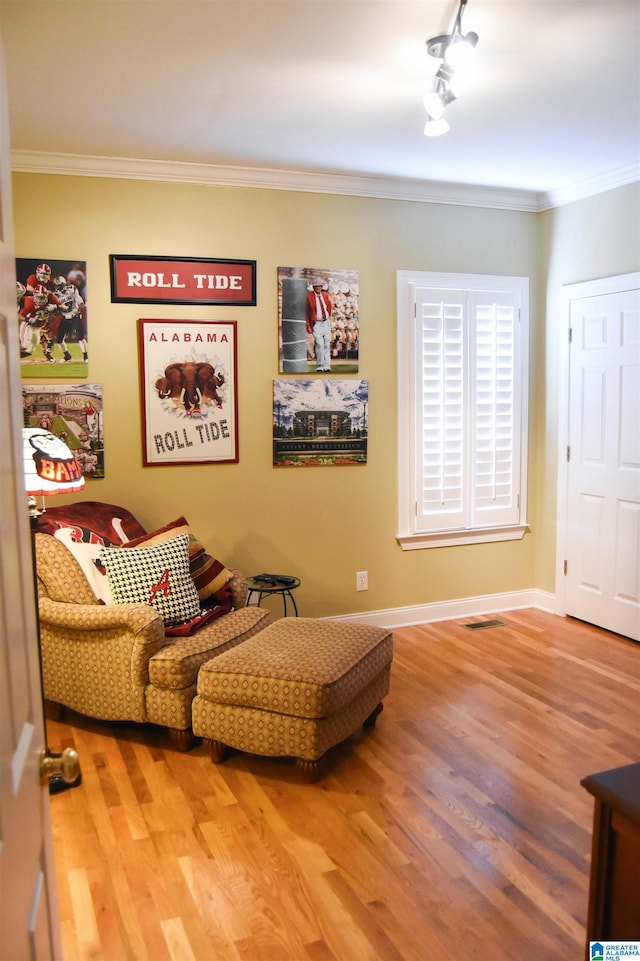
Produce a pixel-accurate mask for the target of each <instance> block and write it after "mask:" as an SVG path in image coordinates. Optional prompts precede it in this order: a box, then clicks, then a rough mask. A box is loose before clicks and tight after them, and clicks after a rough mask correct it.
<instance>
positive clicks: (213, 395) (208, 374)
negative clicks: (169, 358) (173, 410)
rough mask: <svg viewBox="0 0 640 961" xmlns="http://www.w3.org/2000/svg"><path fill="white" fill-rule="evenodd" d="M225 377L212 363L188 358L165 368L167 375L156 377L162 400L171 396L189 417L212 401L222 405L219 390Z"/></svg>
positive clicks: (219, 405)
mask: <svg viewBox="0 0 640 961" xmlns="http://www.w3.org/2000/svg"><path fill="white" fill-rule="evenodd" d="M224 380H225V379H224V375H223V374H222V373H220V372H218V373H216V371H215V368H214V367H213V365H212V364H209V363H195V362H193V361H186V362H184V363H175V364H169V366H168V367H165V371H164V377H159V378H158V380H156V383H155V388H156V391H157V392H158V397H159V398H160V399H161V400H167V399H169V400H170V401H171V403H173V404H175V406H176V407H178V408H179V409H181V410H183V411H184V412H185V414H186V415H187V417H192V416H193V415H194V414H199V413H200V412H201V410H202V408H203V407H206V406H207V405H209V404H215V405H216V406H217V407H222V404H223V399H222V397H221V396H220V394H219V393H218V389H219V388H221V387H222V385H223V384H224Z"/></svg>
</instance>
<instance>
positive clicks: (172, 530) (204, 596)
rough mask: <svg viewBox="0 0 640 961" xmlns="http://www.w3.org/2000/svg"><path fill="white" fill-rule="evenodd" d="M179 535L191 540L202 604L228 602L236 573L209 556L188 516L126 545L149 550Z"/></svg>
mask: <svg viewBox="0 0 640 961" xmlns="http://www.w3.org/2000/svg"><path fill="white" fill-rule="evenodd" d="M177 534H187V536H188V537H189V567H190V570H191V577H192V578H193V583H194V584H195V586H196V590H197V592H198V597H199V598H200V601H201V602H202V603H206V604H207V605H208V604H210V603H214V604H215V603H216V601H221V602H226V601H227V600H228V596H229V591H228V590H225V587H226V585H227V584H228V583H229V581H230V580H231V578H232V577H233V574H232V573H231V571H230V570H228V569H227V568H226V567H225V566H224V564H223V563H222V562H221V561H219V560H217V559H216V558H215V557H212V556H211V555H210V554H207V552H206V550H205V547H204V544H203V543H202V542H201V541H199V540H198V538H197V537H196V535H195V534H194V533H193V531H192V530H191V528H190V526H189V523H188V521H187V519H186V517H178V518H177V519H176V520H175V521H171V522H170V523H169V524H165V526H164V527H159V528H158V529H157V530H155V531H151V532H150V533H149V534H143V535H141V536H140V537H136V538H134V539H133V540H131V541H128V542H127V543H126V544H123V545H122V546H123V547H126V548H132V547H149V546H152V545H153V544H161V543H163V542H164V541H167V540H169V539H170V538H172V537H175V536H176V535H177Z"/></svg>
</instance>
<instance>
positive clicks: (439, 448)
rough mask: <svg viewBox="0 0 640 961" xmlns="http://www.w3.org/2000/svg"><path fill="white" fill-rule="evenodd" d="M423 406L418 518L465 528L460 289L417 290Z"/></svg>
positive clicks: (427, 526)
mask: <svg viewBox="0 0 640 961" xmlns="http://www.w3.org/2000/svg"><path fill="white" fill-rule="evenodd" d="M416 318H417V320H418V327H419V332H418V344H419V345H420V348H421V350H418V351H417V353H416V356H417V357H418V358H419V359H420V369H419V371H418V376H417V381H418V383H419V384H421V395H422V398H421V403H422V411H421V417H420V418H419V427H418V436H417V441H418V457H417V468H418V476H417V484H416V487H417V490H418V504H417V522H418V524H419V526H420V527H421V529H423V530H433V529H439V528H443V527H462V526H464V519H465V515H466V511H467V504H466V498H465V484H464V449H465V446H466V441H465V418H464V410H465V405H466V387H465V377H464V369H465V350H466V348H465V336H464V303H463V302H462V301H461V298H460V295H459V293H458V292H456V291H445V290H420V289H418V290H416Z"/></svg>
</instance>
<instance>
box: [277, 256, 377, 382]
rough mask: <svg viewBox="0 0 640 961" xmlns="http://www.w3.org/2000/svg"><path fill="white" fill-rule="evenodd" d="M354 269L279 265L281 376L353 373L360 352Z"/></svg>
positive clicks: (357, 299) (356, 283) (357, 300)
mask: <svg viewBox="0 0 640 961" xmlns="http://www.w3.org/2000/svg"><path fill="white" fill-rule="evenodd" d="M358 277H359V274H358V271H357V270H345V269H340V268H334V269H327V268H318V267H278V338H279V353H280V373H281V374H312V373H313V374H322V375H324V376H326V375H327V374H329V373H331V372H333V373H334V374H336V373H338V374H354V373H357V371H358V364H359V354H360V284H359V279H358Z"/></svg>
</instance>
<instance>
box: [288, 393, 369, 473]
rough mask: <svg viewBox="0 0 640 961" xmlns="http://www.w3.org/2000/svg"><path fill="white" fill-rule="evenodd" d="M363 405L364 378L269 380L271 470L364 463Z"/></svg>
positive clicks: (365, 403) (365, 426)
mask: <svg viewBox="0 0 640 961" xmlns="http://www.w3.org/2000/svg"><path fill="white" fill-rule="evenodd" d="M368 406H369V382H368V381H366V380H334V379H333V378H329V379H326V380H325V379H320V378H317V377H316V378H314V379H312V380H297V379H296V380H293V379H288V380H274V382H273V466H274V467H350V466H353V465H356V464H366V462H367V437H368Z"/></svg>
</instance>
